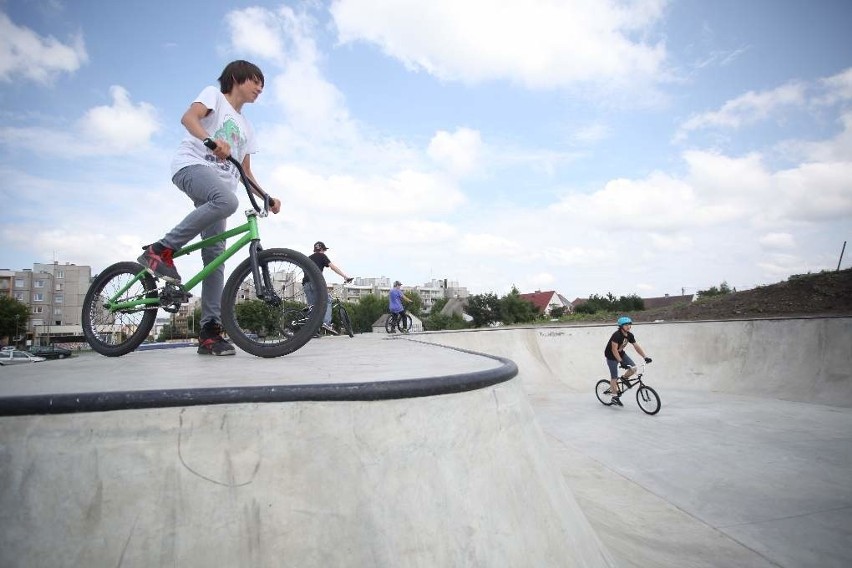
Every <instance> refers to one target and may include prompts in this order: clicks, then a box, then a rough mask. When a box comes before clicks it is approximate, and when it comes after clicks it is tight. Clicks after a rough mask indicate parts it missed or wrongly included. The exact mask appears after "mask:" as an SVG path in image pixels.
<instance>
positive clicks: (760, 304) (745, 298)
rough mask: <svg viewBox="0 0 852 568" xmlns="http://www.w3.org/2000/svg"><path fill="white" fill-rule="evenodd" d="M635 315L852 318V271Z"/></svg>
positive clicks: (646, 317)
mask: <svg viewBox="0 0 852 568" xmlns="http://www.w3.org/2000/svg"><path fill="white" fill-rule="evenodd" d="M631 315H632V316H633V319H634V320H636V321H654V320H666V321H678V320H684V321H694V320H726V319H740V318H768V317H794V316H815V315H820V316H826V315H837V316H852V269H846V270H841V271H837V272H820V273H818V274H799V275H794V276H791V277H790V278H789V279H788V280H787V281H786V282H779V283H777V284H770V285H768V286H760V287H758V288H754V289H752V290H745V291H742V292H732V293H730V294H725V295H723V296H715V297H711V298H706V299H699V300H696V301H695V302H692V303H683V304H675V305H673V306H668V307H665V308H657V309H653V310H645V311H643V312H636V313H635V314H631Z"/></svg>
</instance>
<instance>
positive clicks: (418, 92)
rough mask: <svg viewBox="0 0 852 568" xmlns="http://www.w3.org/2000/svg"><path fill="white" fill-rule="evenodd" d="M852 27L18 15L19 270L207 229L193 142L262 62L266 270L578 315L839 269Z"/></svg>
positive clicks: (0, 202)
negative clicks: (177, 162) (612, 303)
mask: <svg viewBox="0 0 852 568" xmlns="http://www.w3.org/2000/svg"><path fill="white" fill-rule="evenodd" d="M850 21H852V2H849V1H848V0H748V1H746V2H744V1H742V0H714V1H712V2H707V1H703V0H680V1H677V0H674V1H667V0H500V1H494V0H488V1H486V0H464V1H459V0H430V1H429V2H424V1H422V0H334V1H320V0H313V1H305V2H297V1H289V2H280V1H278V2H273V1H261V2H255V3H251V2H222V1H218V0H207V1H204V2H196V1H180V2H175V1H170V2H164V1H161V0H153V1H150V2H134V3H126V2H115V1H112V0H88V1H86V2H79V1H63V0H0V179H2V182H0V243H2V244H0V268H9V269H17V270H20V269H22V268H31V267H32V264H33V263H34V262H51V261H53V260H57V261H59V262H60V263H63V264H64V263H65V262H71V263H74V264H88V265H91V266H92V267H93V269H94V271H95V272H97V271H99V270H100V269H102V268H104V267H105V266H107V265H109V264H112V263H113V262H117V261H119V260H127V259H133V258H135V257H136V256H137V255H138V253H139V247H140V246H141V245H142V244H145V243H148V242H151V241H153V240H155V239H158V238H160V237H162V236H163V235H164V234H165V232H166V231H167V230H168V229H170V228H171V227H172V226H173V225H175V224H176V223H177V222H178V221H179V220H180V219H181V218H182V217H183V216H184V215H185V214H186V213H188V212H189V210H190V207H191V204H190V201H189V199H188V198H186V197H185V196H184V195H183V194H181V193H180V192H179V191H178V190H177V189H176V188H175V187H174V186H173V185H172V184H171V181H170V179H169V164H170V161H171V156H172V153H173V152H174V150H175V148H176V147H177V144H178V142H179V140H180V139H181V137H182V136H183V134H184V129H183V127H182V126H181V125H180V117H181V115H182V114H183V112H184V111H185V110H186V108H187V107H188V106H189V104H190V103H191V102H192V100H193V99H194V98H195V96H196V95H197V94H198V93H199V92H200V91H201V89H202V88H203V87H205V86H207V85H214V84H216V78H217V77H218V76H219V74H220V72H221V70H222V68H223V67H224V66H225V65H226V64H227V63H228V62H229V61H231V60H234V59H248V60H250V61H253V62H255V63H256V64H258V65H259V66H260V67H261V69H263V71H264V74H265V76H266V88H265V90H264V93H263V94H262V95H261V97H260V99H258V102H257V103H255V104H252V105H247V106H246V107H244V109H243V112H244V114H245V115H246V116H247V117H248V118H249V120H251V122H252V123H253V124H254V126H255V129H256V131H257V133H258V136H259V146H260V151H259V153H258V154H257V155H255V156H254V158H253V160H252V167H253V170H254V172H255V174H256V176H257V178H258V179H259V181H260V182H261V184H262V185H263V186H264V187H265V188H266V189H267V190H268V191H269V192H270V193H271V194H272V195H274V196H277V197H279V198H281V199H282V201H283V203H284V207H283V211H282V213H281V214H279V215H277V216H271V217H270V218H269V219H267V220H265V222H263V224H262V226H261V234H262V237H263V243H264V245H265V246H266V247H267V248H270V247H275V246H280V247H290V248H296V249H298V250H302V251H309V249H310V247H311V245H312V243H313V242H314V241H315V240H318V239H321V240H324V241H325V242H326V243H327V244H328V245H329V246H330V247H331V251H330V257H331V258H332V260H333V261H334V262H335V263H336V264H338V265H340V266H342V267H343V268H344V269H345V270H346V271H347V272H349V274H352V275H357V276H363V277H376V276H387V277H388V278H392V279H399V280H402V281H403V282H404V283H405V284H411V285H414V284H420V283H423V282H427V281H429V280H431V279H432V278H447V279H449V280H453V281H458V282H459V283H460V284H461V285H464V286H467V287H468V288H469V289H470V290H471V291H472V292H473V293H482V292H489V291H490V292H495V293H497V294H498V295H502V294H504V293H506V292H508V291H509V290H510V289H511V287H512V285H515V286H517V287H518V288H519V289H520V290H521V291H522V292H530V291H534V290H551V289H553V290H557V291H559V292H560V293H562V294H563V295H565V296H567V297H569V298H574V297H577V296H587V295H589V294H592V293H597V294H605V293H606V292H612V293H614V294H616V295H621V294H634V293H636V294H639V295H641V296H646V297H649V296H661V295H663V294H680V293H681V291H686V292H687V293H692V292H695V291H697V290H699V289H704V288H708V287H710V286H713V285H718V284H720V283H721V282H723V281H725V282H727V283H728V284H729V285H731V286H733V287H736V288H738V289H745V288H751V287H753V286H756V285H760V284H768V283H774V282H778V281H781V280H784V279H786V278H787V277H788V276H789V275H791V274H799V273H805V272H809V271H819V270H823V269H834V268H835V267H836V266H837V263H838V260H839V258H840V252H841V247H842V245H843V242H844V240H852V34H850V33H849V29H848V24H849V22H850ZM243 200H244V202H245V205H246V207H247V206H248V203H247V201H246V200H245V196H244V195H243ZM241 209H243V208H241ZM241 218H242V216H241V213H237V214H236V215H234V216H233V217H232V218H231V220H230V224H231V225H236V224H238V223H239V222H242V221H241ZM849 248H850V249H852V243H850V247H849ZM199 262H200V260H199V259H198V255H193V256H192V257H191V258H189V259H181V260H179V262H178V268H179V269H180V270H181V272H182V273H184V274H190V273H191V272H192V271H194V270H196V269H197V268H198V265H197V263H199ZM235 264H236V263H231V266H234V265H235ZM849 266H852V250H847V252H846V254H845V256H844V260H843V267H849ZM329 280H330V281H332V282H334V281H337V280H338V279H337V276H336V275H333V274H332V275H329Z"/></svg>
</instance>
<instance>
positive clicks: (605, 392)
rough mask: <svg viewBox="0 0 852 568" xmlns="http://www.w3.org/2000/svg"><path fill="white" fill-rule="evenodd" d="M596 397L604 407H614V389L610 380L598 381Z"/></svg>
mask: <svg viewBox="0 0 852 568" xmlns="http://www.w3.org/2000/svg"><path fill="white" fill-rule="evenodd" d="M595 396H597V397H598V400H599V401H601V404H603V405H604V406H612V388H611V387H610V384H609V381H608V380H606V379H601V380H599V381H598V384H596V385H595Z"/></svg>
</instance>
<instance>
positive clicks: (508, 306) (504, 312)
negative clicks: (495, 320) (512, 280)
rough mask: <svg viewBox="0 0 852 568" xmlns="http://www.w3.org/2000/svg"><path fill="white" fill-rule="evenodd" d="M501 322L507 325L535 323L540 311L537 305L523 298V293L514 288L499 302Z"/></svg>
mask: <svg viewBox="0 0 852 568" xmlns="http://www.w3.org/2000/svg"><path fill="white" fill-rule="evenodd" d="M498 306H499V308H498V312H499V314H500V321H501V322H503V323H504V324H505V325H512V324H514V323H529V322H532V321H535V319H536V317H537V316H538V310H537V309H536V307H535V305H534V304H533V303H532V302H530V301H528V300H524V299H522V298H521V293H520V292H519V291H518V289H517V288H515V287H514V286H512V291H511V292H509V293H508V294H506V295H505V296H503V297H502V298H500V300H499V302H498Z"/></svg>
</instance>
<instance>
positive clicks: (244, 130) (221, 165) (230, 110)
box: [172, 87, 257, 191]
mask: <svg viewBox="0 0 852 568" xmlns="http://www.w3.org/2000/svg"><path fill="white" fill-rule="evenodd" d="M193 102H196V103H201V104H203V105H204V106H205V107H207V108H208V109H210V110H212V111H213V112H211V113H210V114H208V115H207V116H205V117H204V118H202V119H201V125H202V126H204V128H205V129H206V130H207V132H208V133H209V135H210V138H213V139H214V140H215V139H217V138H218V139H221V140H225V141H227V142H228V144H230V145H231V156H233V158H234V159H235V160H237V161H238V162H239V163H240V164H242V163H243V158H245V156H246V154H254V153H255V152H257V147H256V145H255V144H256V143H255V138H254V128H252V126H251V123H250V122H249V121H248V120H246V119H245V117H243V115H242V114H240V113H238V112H237V111H236V110H234V107H232V106H231V103H229V102H228V99H226V98H225V95H223V94H222V93H221V92H220V91H219V89H217V88H216V87H205V88H204V90H203V91H201V94H200V95H198V97H197V98H196V99H195V100H194V101H193ZM196 164H203V165H205V166H210V167H211V168H215V169H216V170H217V171H218V172H219V176H220V177H221V178H222V179H223V180H225V181H226V182H227V183H228V184H230V186H231V189H232V190H234V191H236V189H237V185H238V184H239V180H240V174H239V172H238V171H237V169H236V168H235V167H234V166H233V164H231V162H229V161H227V160H219V159H217V158H216V156H215V155H214V154H213V152H212V151H210V149H209V148H208V147H207V146H205V145H204V143H203V142H202V141H201V140H199V139H198V138H196V137H195V136H193V135H192V134H189V133H188V132H187V134H186V137H185V138H184V139H183V140H182V141H181V143H180V146H178V151H177V153H176V154H175V157H174V159H173V160H172V176H174V175H175V174H176V173H177V172H178V171H179V170H181V169H182V168H185V167H186V166H192V165H196Z"/></svg>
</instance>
